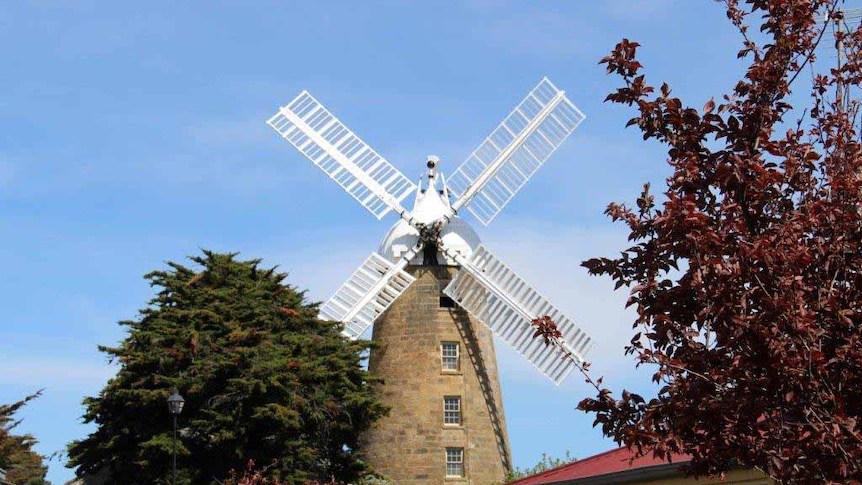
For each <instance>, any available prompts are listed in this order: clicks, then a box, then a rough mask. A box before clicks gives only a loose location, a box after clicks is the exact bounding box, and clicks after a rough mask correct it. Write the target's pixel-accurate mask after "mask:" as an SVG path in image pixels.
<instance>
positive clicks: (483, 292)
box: [267, 78, 592, 483]
mask: <svg viewBox="0 0 862 485" xmlns="http://www.w3.org/2000/svg"><path fill="white" fill-rule="evenodd" d="M584 118H585V117H584V115H583V113H581V111H580V110H578V108H577V107H575V105H574V104H572V102H571V101H569V99H568V98H566V96H565V93H564V92H563V91H561V90H559V89H557V87H556V86H554V84H553V83H551V81H550V80H548V79H547V78H544V79H542V81H541V82H539V84H538V85H537V86H536V87H535V88H533V89H532V90H531V91H530V92H529V93H528V94H527V96H526V97H525V98H524V99H523V100H522V101H521V102H520V103H519V104H518V105H517V106H516V107H515V109H514V110H512V112H511V113H510V114H509V115H508V116H507V117H506V118H505V119H504V120H503V122H502V123H500V125H498V126H497V127H496V129H494V130H493V132H492V133H491V134H490V135H489V136H488V137H487V138H486V139H485V140H484V141H483V142H482V143H481V144H480V145H479V147H478V148H477V149H476V150H475V151H474V152H473V153H472V154H471V155H470V156H469V157H468V158H467V160H466V161H465V162H464V163H462V164H461V165H460V166H459V167H458V168H457V169H456V170H455V171H454V172H452V174H451V175H450V176H449V177H448V178H446V177H444V175H443V173H442V172H441V171H440V167H439V165H440V161H439V159H438V158H437V157H433V156H430V157H428V159H427V162H426V168H427V170H426V171H425V172H424V174H423V175H422V176H421V177H420V179H419V181H418V183H416V184H414V183H413V182H412V181H411V180H410V179H409V178H407V177H406V176H405V175H404V174H402V173H401V172H400V171H399V170H397V169H396V168H395V167H394V166H392V165H391V164H390V163H389V162H388V161H387V160H385V159H384V158H383V157H382V156H380V155H379V154H378V153H377V152H376V151H374V150H373V149H372V148H371V147H369V146H368V145H367V144H365V142H363V141H362V140H361V139H360V138H359V137H358V136H356V135H355V134H354V133H353V132H352V131H351V130H350V129H349V128H347V127H346V126H345V125H344V124H343V123H342V122H341V121H339V120H338V119H337V118H336V117H335V116H333V115H332V113H330V112H329V111H328V110H327V109H326V108H325V107H324V106H323V105H322V104H321V103H320V102H318V101H317V100H316V99H315V98H314V97H312V96H311V94H309V93H308V92H307V91H303V92H302V93H300V94H299V95H298V96H297V97H296V98H294V99H293V100H292V101H290V102H289V103H288V104H287V105H286V106H284V107H282V108H280V109H279V110H278V112H277V113H276V114H275V115H274V116H272V117H271V118H270V119H269V120H268V121H267V124H269V125H270V126H271V127H272V128H273V129H275V130H276V131H277V132H278V133H279V134H280V135H281V136H282V137H283V138H284V139H286V140H287V141H289V142H290V143H291V144H292V145H293V146H294V147H296V149H297V150H299V151H300V153H302V154H303V155H305V156H306V157H307V158H308V159H309V160H311V162H312V163H314V165H316V166H317V167H318V168H320V169H321V170H323V172H324V173H325V174H326V175H327V176H328V177H329V178H331V179H332V180H334V181H335V182H336V183H338V185H340V186H341V187H342V188H343V189H344V190H345V191H346V192H347V193H348V194H350V195H351V196H352V197H353V198H354V199H356V200H357V201H358V202H359V203H360V204H361V205H362V206H363V207H365V208H366V209H367V210H368V211H369V212H371V214H372V215H373V216H375V217H376V218H377V219H382V218H383V217H384V216H385V215H386V214H387V213H389V212H394V213H395V214H397V215H398V216H399V218H400V219H399V221H398V222H397V223H396V224H395V225H394V226H393V227H392V229H390V231H389V232H388V234H387V235H386V237H385V238H384V241H383V244H382V245H381V247H380V249H379V250H378V251H376V252H373V253H371V255H370V256H369V257H368V258H367V259H366V260H365V261H364V262H363V263H362V264H361V265H360V266H359V268H358V269H356V271H355V272H354V273H353V274H352V275H351V276H350V277H349V278H348V279H347V281H346V282H345V283H344V284H343V285H342V286H341V287H340V288H339V289H338V291H337V292H336V293H335V294H334V295H333V296H332V297H331V298H330V299H329V300H328V301H327V302H326V303H324V304H323V305H322V306H321V308H320V317H321V318H324V319H328V320H334V321H339V322H342V323H343V325H344V330H343V332H344V334H345V335H346V336H347V337H349V338H351V339H356V338H358V337H360V336H361V335H362V334H363V333H364V332H366V331H367V330H368V328H369V327H371V326H372V325H374V329H373V339H374V341H375V342H377V344H378V345H377V346H376V349H375V350H373V351H372V353H371V356H370V358H369V370H370V371H371V372H372V373H375V374H377V375H379V376H380V377H382V378H383V380H384V383H385V384H384V393H383V397H384V401H385V402H386V403H387V404H388V405H389V406H390V407H391V412H390V414H389V416H388V417H386V418H384V419H383V420H381V422H380V423H378V425H377V426H376V427H375V428H374V429H372V430H371V432H370V433H369V436H367V437H366V438H365V440H364V445H363V449H364V452H365V453H366V456H367V457H368V461H369V462H370V463H371V465H372V466H373V467H374V468H375V469H376V470H377V471H378V472H380V473H381V474H383V475H385V476H387V477H389V478H390V479H392V480H394V481H395V482H396V483H443V482H444V481H447V482H448V481H453V480H454V481H456V482H457V481H459V480H461V481H464V482H465V483H496V482H499V481H500V480H501V479H502V478H503V476H504V475H505V474H506V471H507V470H508V469H510V468H511V460H510V456H509V445H508V436H507V433H506V425H505V417H504V415H503V408H502V397H501V391H500V386H499V379H498V374H497V367H496V359H495V356H494V346H493V338H492V337H491V333H493V334H494V335H496V336H497V337H499V338H500V339H501V340H502V341H503V342H505V343H506V344H508V345H510V346H511V347H512V348H514V349H515V350H516V351H518V352H519V353H520V354H521V355H522V356H523V357H524V358H525V359H526V360H527V361H528V362H530V363H531V364H532V365H533V366H535V368H536V369H537V370H538V371H539V372H540V373H542V374H544V375H545V376H546V377H547V378H549V379H550V380H551V381H552V382H554V383H555V384H559V383H560V382H561V381H562V380H563V379H564V378H565V377H566V376H567V375H568V374H569V373H570V372H571V371H572V370H573V369H574V368H575V366H576V365H577V364H576V363H575V362H573V361H572V360H569V359H563V358H561V354H560V351H559V349H556V348H554V347H551V346H545V345H544V343H543V342H542V341H541V339H535V338H533V334H534V328H533V327H532V326H531V322H532V321H533V319H535V318H538V317H542V316H549V317H551V318H552V319H553V320H554V321H555V322H556V323H557V325H558V328H559V330H560V332H561V334H562V340H563V341H564V342H565V343H564V346H565V347H566V348H567V350H568V351H569V352H570V353H571V355H573V356H575V357H576V359H583V357H584V356H585V354H586V353H587V352H588V351H589V348H590V347H591V343H592V342H591V339H590V337H589V336H587V335H586V334H585V333H584V332H583V331H581V330H580V329H579V328H578V327H577V326H576V325H575V324H574V322H573V321H572V320H571V319H569V318H568V317H566V316H565V315H563V314H562V312H560V311H559V310H558V309H557V308H556V307H554V306H553V305H552V304H551V303H550V302H549V301H548V300H547V299H545V298H544V297H543V296H542V295H540V294H539V292H538V291H536V290H535V289H534V288H533V287H531V286H530V285H528V284H527V283H526V282H524V281H523V280H522V279H521V278H520V277H519V276H518V275H517V274H515V272H514V271H512V270H511V269H510V268H509V267H508V266H506V265H505V264H504V263H503V262H501V261H500V259H499V258H497V257H496V256H495V255H494V254H493V253H491V252H490V251H489V250H488V249H487V248H485V247H484V246H483V245H481V243H480V241H479V238H478V236H477V235H476V233H475V232H474V231H473V229H472V228H471V227H470V226H469V225H468V224H467V223H466V222H465V221H464V220H463V219H461V218H460V217H459V215H458V214H459V213H460V212H461V211H462V210H464V209H466V210H468V211H469V212H470V213H471V214H472V215H473V216H474V217H475V218H476V219H477V220H478V221H479V222H481V223H482V224H483V225H486V226H487V225H488V224H489V223H490V222H491V221H493V220H494V218H495V217H496V216H497V215H498V214H499V213H500V211H501V210H502V209H503V208H504V207H505V206H506V205H507V204H508V203H509V201H511V199H512V198H513V197H514V195H515V194H516V193H517V192H518V191H519V190H520V189H521V188H522V187H523V186H524V184H525V183H526V182H527V181H528V180H529V179H530V178H531V177H532V176H533V174H534V173H535V172H536V170H538V169H539V167H541V166H542V164H543V163H544V162H545V161H546V160H547V159H548V158H549V157H550V156H551V155H552V154H553V153H554V151H556V149H557V148H558V147H559V146H560V145H561V144H562V143H563V142H564V141H565V140H566V138H567V137H568V136H569V135H570V134H571V133H572V132H573V131H574V130H575V128H577V126H578V125H579V124H580V123H581V122H582V121H583V120H584ZM411 196H412V197H413V198H414V203H413V209H412V210H408V209H407V208H406V207H405V205H406V202H405V201H406V200H407V198H408V197H411ZM462 360H463V361H464V362H462Z"/></svg>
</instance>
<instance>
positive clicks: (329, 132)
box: [267, 91, 416, 219]
mask: <svg viewBox="0 0 862 485" xmlns="http://www.w3.org/2000/svg"><path fill="white" fill-rule="evenodd" d="M267 124H268V125H269V126H271V127H272V128H273V129H275V131H277V132H278V133H279V134H280V135H281V136H282V137H283V138H284V139H285V140H287V141H289V142H290V143H291V144H293V146H295V147H296V149H297V150H299V151H300V152H301V153H302V154H303V155H305V156H306V157H307V158H308V159H309V160H311V161H312V163H314V164H315V165H317V167H319V168H320V169H321V170H323V172H324V173H326V175H327V176H329V178H331V179H332V180H334V181H335V182H337V183H338V185H340V186H341V187H342V188H343V189H344V190H346V191H347V193H348V194H350V195H351V196H353V198H354V199H356V200H357V201H359V203H360V204H362V205H363V206H364V207H365V208H366V209H368V210H369V212H371V213H372V214H373V215H374V217H376V218H377V219H382V218H383V216H384V215H386V213H387V212H389V211H390V210H394V211H395V212H397V213H398V214H401V213H402V212H404V210H403V208H402V207H401V201H402V200H404V198H405V197H407V196H408V195H410V194H411V193H413V192H414V191H415V190H416V185H415V184H414V183H413V182H411V181H410V179H408V178H407V177H405V176H404V174H402V173H401V172H400V171H399V170H398V169H396V168H395V167H393V166H392V165H391V164H390V163H389V162H387V161H386V159H384V158H383V157H381V156H380V155H379V154H378V153H377V152H376V151H374V150H373V149H372V148H371V147H369V146H368V145H366V144H365V142H363V141H362V140H361V139H360V138H359V137H358V136H356V134H354V133H353V132H352V131H350V129H348V128H347V127H346V126H344V124H343V123H342V122H341V121H339V120H338V118H336V117H335V116H333V115H332V113H330V112H329V110H327V109H326V108H325V107H323V105H322V104H320V103H319V102H318V101H317V100H316V99H314V97H312V96H311V94H309V93H308V91H303V92H302V93H300V94H299V96H297V97H296V98H294V99H293V101H291V102H290V103H288V104H287V106H284V107H282V108H281V109H279V110H278V112H277V113H276V114H275V115H273V117H272V118H270V119H269V120H268V121H267Z"/></svg>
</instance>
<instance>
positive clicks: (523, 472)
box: [504, 450, 578, 483]
mask: <svg viewBox="0 0 862 485" xmlns="http://www.w3.org/2000/svg"><path fill="white" fill-rule="evenodd" d="M576 461H578V459H577V458H575V457H573V456H572V454H571V453H570V452H569V450H566V456H565V457H563V458H553V457H551V456H550V455H548V454H547V453H542V459H541V460H539V462H538V463H536V464H535V465H534V466H531V467H529V468H518V467H515V469H514V470H511V471H510V472H509V474H508V475H507V476H506V481H505V482H504V483H512V482H514V481H517V480H520V479H522V478H527V477H531V476H533V475H536V474H539V473H542V472H544V471H548V470H550V469H552V468H557V467H561V466H563V465H568V464H569V463H574V462H576Z"/></svg>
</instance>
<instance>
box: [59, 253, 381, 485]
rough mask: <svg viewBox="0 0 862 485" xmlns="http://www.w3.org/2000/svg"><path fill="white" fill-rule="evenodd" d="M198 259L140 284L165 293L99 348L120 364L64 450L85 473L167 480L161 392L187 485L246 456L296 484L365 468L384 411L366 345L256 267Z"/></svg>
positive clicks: (220, 473) (224, 257)
mask: <svg viewBox="0 0 862 485" xmlns="http://www.w3.org/2000/svg"><path fill="white" fill-rule="evenodd" d="M235 256H236V255H235V254H218V253H213V252H210V251H204V254H203V256H199V257H193V258H191V260H192V261H193V262H195V263H197V264H198V265H200V267H201V269H200V270H199V271H195V270H194V269H191V268H187V267H185V266H182V265H180V264H177V263H172V262H169V263H168V266H169V268H170V269H169V270H167V271H154V272H152V273H150V274H148V275H146V278H147V279H148V280H149V281H150V283H151V285H152V286H154V287H157V288H159V291H158V294H157V295H156V296H155V297H154V298H153V299H152V300H151V301H150V303H149V306H148V307H147V308H145V309H143V310H141V311H140V317H139V318H138V319H136V320H127V321H123V322H120V325H123V326H125V327H128V329H129V334H128V337H127V338H126V339H125V340H123V341H122V342H121V343H120V345H119V346H117V347H104V346H101V347H99V349H100V350H101V351H102V352H105V353H106V354H108V355H109V356H110V358H111V359H112V360H113V361H117V362H119V363H120V370H119V372H118V373H117V376H116V377H114V378H113V379H111V380H110V381H109V382H108V384H107V386H106V387H105V388H104V389H103V390H102V391H101V393H100V394H99V396H98V397H91V398H87V399H85V401H84V404H85V405H86V412H85V414H84V421H85V422H88V423H95V424H96V425H97V427H98V428H97V429H96V431H95V432H93V433H92V434H91V435H89V436H88V437H87V438H86V439H83V440H81V441H76V442H73V443H72V444H71V445H70V446H69V457H70V461H69V465H68V466H69V467H76V468H77V470H76V473H77V474H78V476H84V475H90V474H94V473H96V472H98V471H100V470H103V469H107V470H109V471H110V474H111V477H112V481H113V482H115V483H124V484H135V483H140V484H148V485H150V484H156V483H168V480H169V473H170V461H171V459H170V458H171V446H172V437H171V424H170V423H171V421H170V416H169V414H168V410H167V404H166V401H167V398H168V395H169V394H170V392H171V390H172V389H177V390H179V392H180V393H181V394H182V395H183V397H184V398H185V400H186V403H185V408H184V409H183V412H182V414H181V415H180V416H179V428H180V430H179V433H178V442H179V443H178V459H177V461H178V469H179V470H178V473H179V478H180V480H179V482H180V483H208V482H211V481H214V480H215V479H218V480H223V479H224V478H226V477H227V476H228V471H229V470H232V469H243V468H244V466H245V463H246V462H247V461H248V460H254V461H256V462H258V463H272V462H273V461H277V464H276V465H274V466H273V468H272V469H271V472H272V475H273V478H275V479H278V480H281V481H283V482H285V483H289V484H297V483H304V482H306V481H309V480H316V479H321V480H324V479H326V480H328V479H329V478H330V477H335V478H336V479H338V480H343V481H348V480H352V479H354V478H356V477H357V476H360V475H361V474H363V473H364V472H365V471H366V470H365V465H364V464H363V463H362V462H361V461H360V460H359V459H358V458H357V455H356V452H355V450H356V449H357V446H358V442H357V439H358V436H359V434H360V433H361V432H362V431H363V430H365V429H367V428H368V427H369V426H370V425H371V424H372V423H373V422H374V421H375V420H376V419H378V418H379V417H380V416H381V415H382V414H383V413H384V412H385V409H384V407H383V406H382V405H381V403H380V402H379V400H378V394H377V390H376V384H377V382H376V381H375V380H374V379H373V378H371V377H370V376H369V375H368V373H367V372H366V371H365V370H363V369H362V368H361V367H360V360H361V355H362V353H363V352H365V351H366V350H367V349H368V347H369V343H368V342H362V341H356V342H351V341H348V340H346V339H344V338H343V337H342V336H341V335H340V333H339V332H340V328H339V327H338V326H337V324H334V323H332V322H324V321H320V320H318V319H317V318H316V314H317V308H316V305H314V304H309V303H307V302H306V301H305V298H304V293H303V292H300V291H297V290H296V289H295V288H294V287H292V286H290V285H287V284H285V283H284V279H285V275H284V274H281V273H277V272H276V271H275V269H274V268H273V269H261V268H260V267H259V264H260V261H259V260H251V261H238V260H237V259H235Z"/></svg>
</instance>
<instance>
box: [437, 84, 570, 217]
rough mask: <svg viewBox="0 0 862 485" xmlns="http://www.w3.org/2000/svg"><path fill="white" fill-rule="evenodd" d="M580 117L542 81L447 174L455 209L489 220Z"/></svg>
mask: <svg viewBox="0 0 862 485" xmlns="http://www.w3.org/2000/svg"><path fill="white" fill-rule="evenodd" d="M584 119H586V116H585V115H584V114H583V113H582V112H581V111H580V110H579V109H578V108H577V107H576V106H575V105H574V104H572V102H571V101H569V99H568V98H566V96H565V93H564V92H563V91H560V90H559V89H557V87H556V86H554V84H553V83H551V81H550V80H549V79H548V78H544V79H542V81H541V82H540V83H539V84H538V85H537V86H536V87H535V88H533V90H532V91H530V93H529V94H527V97H525V98H524V99H523V101H521V102H520V103H519V104H518V106H516V107H515V109H514V110H513V111H512V112H511V113H510V114H509V116H507V117H506V119H505V120H503V122H502V123H500V125H499V126H498V127H497V128H496V129H495V130H494V131H493V132H492V133H491V134H490V135H489V136H488V138H486V139H485V141H483V142H482V143H481V144H480V145H479V148H477V149H476V150H475V151H474V152H473V153H472V154H471V155H470V156H469V157H468V158H467V160H466V161H464V163H462V164H461V166H460V167H458V169H457V170H456V171H455V172H454V173H453V174H452V175H451V176H450V177H449V179H448V186H449V190H450V192H452V193H453V194H455V195H456V196H457V197H458V200H457V201H456V202H455V203H454V204H453V205H452V207H453V209H455V210H456V211H457V210H458V209H459V208H460V207H462V206H467V208H468V209H469V210H470V212H471V213H472V214H473V215H474V216H476V218H477V219H479V221H480V222H482V224H484V225H486V226H487V225H488V224H490V223H491V221H492V220H493V219H494V218H495V217H497V214H499V213H500V211H501V210H503V207H505V206H506V205H507V204H508V203H509V201H510V200H512V197H514V196H515V194H516V193H518V191H519V190H520V189H521V187H523V186H524V184H525V183H526V182H527V180H529V179H530V177H532V176H533V174H534V173H535V172H536V170H538V169H539V167H541V166H542V164H543V163H545V160H547V159H548V157H550V156H551V155H552V154H553V153H554V152H555V151H556V150H557V148H558V147H559V146H560V145H562V144H563V142H564V141H565V140H566V138H568V136H569V135H570V134H571V133H572V132H573V131H574V130H575V128H577V127H578V125H579V124H580V123H581V122H582V121H583V120H584Z"/></svg>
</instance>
